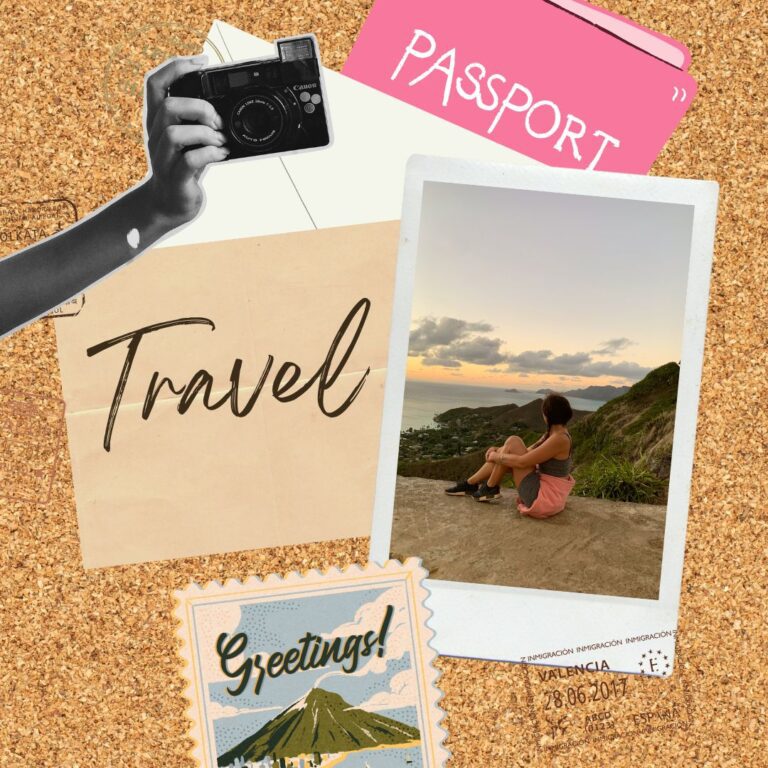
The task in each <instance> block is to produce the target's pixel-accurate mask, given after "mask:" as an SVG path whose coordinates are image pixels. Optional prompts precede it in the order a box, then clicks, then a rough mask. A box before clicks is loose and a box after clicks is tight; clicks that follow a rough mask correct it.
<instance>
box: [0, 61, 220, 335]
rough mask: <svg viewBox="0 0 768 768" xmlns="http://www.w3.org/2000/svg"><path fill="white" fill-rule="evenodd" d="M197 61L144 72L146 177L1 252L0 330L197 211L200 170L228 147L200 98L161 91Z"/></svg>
mask: <svg viewBox="0 0 768 768" xmlns="http://www.w3.org/2000/svg"><path fill="white" fill-rule="evenodd" d="M204 63H205V62H204V60H203V59H202V58H200V57H196V58H184V59H174V60H172V61H171V62H168V63H166V64H164V65H162V66H161V67H159V68H158V69H157V70H155V72H154V73H152V74H151V75H149V76H148V78H147V81H146V95H145V106H146V109H145V126H146V137H147V155H148V159H149V165H150V174H149V175H148V176H147V178H145V179H144V180H143V181H142V182H141V183H140V184H138V185H137V186H136V187H134V188H132V189H131V190H129V191H128V192H126V193H125V194H123V195H121V196H120V197H118V198H117V199H115V200H114V201H113V202H111V203H109V204H108V205H106V206H105V207H103V208H101V209H99V210H98V211H96V212H94V213H93V214H91V215H90V216H88V217H87V218H86V219H84V220H83V221H81V222H78V223H76V224H74V225H73V226H71V227H69V228H68V229H66V230H64V231H63V232H60V233H58V234H57V235H54V236H52V237H49V238H47V239H46V240H43V241H41V242H39V243H36V244H34V245H32V246H29V247H28V248H25V249H24V250H22V251H19V252H18V253H15V254H13V255H11V256H8V257H7V258H5V259H2V260H0V337H2V336H4V335H6V334H8V333H11V332H12V331H14V330H16V329H18V328H20V327H22V326H23V325H26V324H27V323H29V322H31V321H32V320H34V319H35V318H37V317H40V316H41V315H42V314H44V313H46V312H48V311H50V310H51V309H53V308H54V307H57V306H59V305H60V304H62V303H63V302H65V301H67V300H68V299H70V298H72V297H73V296H76V295H77V294H79V293H81V292H82V291H83V290H85V289H86V288H87V287H88V286H90V285H92V284H93V283H95V282H96V281H98V280H100V279H101V278H103V277H105V276H106V275H108V274H110V273H111V272H113V271H114V270H116V269H117V268H119V267H121V266H123V265H124V264H126V263H128V262H129V261H130V260H131V259H133V258H135V257H136V256H138V255H139V254H140V253H142V252H143V251H145V250H146V249H147V248H149V247H150V246H151V245H153V244H154V243H156V242H157V241H158V240H159V239H160V238H161V237H163V236H164V235H166V234H168V233H169V232H171V231H172V230H173V229H176V228H177V227H179V226H181V225H182V224H186V223H187V222H189V221H191V220H192V219H193V218H194V217H195V216H196V215H197V213H198V212H199V211H200V209H201V207H202V203H203V192H202V189H201V188H200V186H199V183H198V182H199V178H200V175H201V174H202V172H203V170H204V169H205V168H206V166H207V165H208V164H209V163H210V162H214V161H217V160H223V159H224V158H225V157H226V156H227V154H228V150H227V149H226V147H225V146H224V144H225V139H224V135H223V134H222V133H220V131H219V129H220V128H221V127H222V125H221V118H220V117H219V116H218V114H217V113H216V111H215V110H214V109H213V107H212V106H211V105H210V104H209V103H208V102H206V101H203V100H201V99H174V98H166V94H167V89H168V86H169V85H170V84H171V83H172V82H173V81H174V80H176V79H177V78H178V77H181V75H183V74H185V73H187V72H191V71H193V70H195V69H200V68H201V67H202V66H203V65H204ZM182 121H192V122H190V123H189V124H181V123H182ZM191 146H194V147H196V148H194V149H189V150H187V151H185V150H186V148H188V147H191Z"/></svg>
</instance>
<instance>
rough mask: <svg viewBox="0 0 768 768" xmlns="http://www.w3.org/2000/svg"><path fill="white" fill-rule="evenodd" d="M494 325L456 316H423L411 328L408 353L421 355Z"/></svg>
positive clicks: (489, 328) (489, 329) (485, 331)
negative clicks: (436, 317) (437, 317)
mask: <svg viewBox="0 0 768 768" xmlns="http://www.w3.org/2000/svg"><path fill="white" fill-rule="evenodd" d="M492 330H493V326H492V325H489V324H488V323H485V322H467V321H466V320H460V319H459V318H456V317H441V318H440V319H439V320H436V319H435V318H434V317H422V318H421V319H420V320H419V321H418V322H417V324H416V326H415V327H414V328H412V329H411V338H410V341H409V343H408V354H409V355H411V356H416V355H421V354H423V353H424V352H429V351H431V350H432V349H433V348H434V347H441V346H446V345H448V344H452V343H453V342H455V341H459V340H460V339H463V338H465V337H466V336H468V335H469V334H470V333H487V332H488V331H492Z"/></svg>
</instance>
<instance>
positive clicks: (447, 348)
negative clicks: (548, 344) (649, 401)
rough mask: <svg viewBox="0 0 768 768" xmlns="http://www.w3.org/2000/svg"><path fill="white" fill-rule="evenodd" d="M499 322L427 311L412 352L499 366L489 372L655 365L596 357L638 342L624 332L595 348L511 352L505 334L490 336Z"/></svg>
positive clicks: (433, 360)
mask: <svg viewBox="0 0 768 768" xmlns="http://www.w3.org/2000/svg"><path fill="white" fill-rule="evenodd" d="M493 330H494V327H493V326H492V325H491V324H490V323H486V322H484V321H477V322H475V321H468V320H462V319H460V318H457V317H440V318H435V317H423V318H421V319H419V320H418V321H417V322H416V324H415V325H414V327H413V328H412V329H411V339H410V344H409V348H408V354H409V355H410V356H411V357H420V358H421V363H422V365H424V366H428V367H436V368H444V369H451V370H453V371H456V370H457V369H459V368H461V367H462V366H463V365H465V364H467V365H480V366H488V367H489V368H493V367H496V368H495V370H492V371H489V373H493V372H499V369H498V367H499V366H501V367H502V368H503V370H502V371H501V372H506V373H516V374H519V375H522V376H525V375H529V374H539V375H541V374H552V375H555V376H566V377H571V378H573V377H582V376H583V377H588V378H596V377H598V376H612V377H615V378H621V379H630V380H634V381H637V380H639V379H641V378H642V377H643V376H645V374H646V373H648V372H649V371H650V368H646V367H643V366H641V365H638V364H637V363H633V362H630V361H627V360H621V361H609V360H601V359H596V358H600V357H615V356H616V354H618V353H619V352H621V351H622V350H624V349H626V348H627V347H629V346H631V345H633V344H635V343H636V342H634V341H632V340H631V339H628V338H626V337H625V336H621V337H616V338H613V339H608V340H607V341H604V342H602V344H601V345H600V346H599V347H598V349H595V350H592V351H591V352H572V353H561V354H558V355H556V354H555V353H554V352H552V350H550V349H529V350H525V351H523V352H518V353H514V354H513V353H509V352H506V351H505V350H504V349H503V347H504V340H503V339H499V338H497V337H493V336H488V335H486V334H489V333H490V332H491V331H493Z"/></svg>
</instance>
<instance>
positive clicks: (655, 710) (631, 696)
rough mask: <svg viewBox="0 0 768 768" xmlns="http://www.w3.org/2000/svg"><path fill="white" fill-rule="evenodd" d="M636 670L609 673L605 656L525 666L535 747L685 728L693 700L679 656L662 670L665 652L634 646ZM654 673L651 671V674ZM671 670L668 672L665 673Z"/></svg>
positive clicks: (563, 748)
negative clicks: (571, 663) (674, 668)
mask: <svg viewBox="0 0 768 768" xmlns="http://www.w3.org/2000/svg"><path fill="white" fill-rule="evenodd" d="M638 658H639V659H640V661H639V662H638V664H642V665H643V669H644V671H641V674H640V675H636V674H621V673H616V672H614V673H613V674H606V673H610V672H611V669H610V667H609V666H608V665H607V662H606V661H605V660H604V659H599V658H595V659H594V660H593V661H590V662H587V663H584V664H579V665H575V666H572V667H535V666H529V665H527V664H526V665H524V667H523V669H524V670H525V677H524V683H525V692H526V710H527V715H528V720H529V722H530V723H531V725H532V726H533V732H534V738H535V740H536V747H537V748H538V749H540V750H545V751H550V752H564V751H567V750H569V749H571V748H573V747H576V746H578V745H580V744H584V743H586V742H595V741H606V740H614V739H623V738H631V737H633V736H637V735H640V734H644V733H652V732H654V731H660V730H672V729H674V730H678V729H679V730H687V729H688V728H689V726H690V724H691V721H692V718H693V714H692V701H691V697H690V694H689V691H688V688H687V686H686V681H685V676H684V674H683V672H682V671H681V670H682V669H683V667H684V663H683V661H682V659H681V658H679V657H678V659H677V664H676V666H677V668H678V669H677V671H676V672H675V674H669V673H668V672H666V671H663V670H664V664H667V661H668V660H667V661H665V656H664V653H663V651H661V650H658V649H655V648H653V647H652V646H651V645H649V646H648V648H643V649H641V650H639V651H638ZM652 672H653V673H655V674H652ZM668 675H669V676H668Z"/></svg>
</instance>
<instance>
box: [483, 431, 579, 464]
mask: <svg viewBox="0 0 768 768" xmlns="http://www.w3.org/2000/svg"><path fill="white" fill-rule="evenodd" d="M568 447H569V440H568V437H567V436H566V435H564V434H562V433H559V434H554V435H550V436H549V437H547V438H546V439H545V440H544V442H542V443H541V445H539V446H537V447H536V448H532V449H529V450H528V451H527V452H526V453H504V452H503V451H496V452H494V453H492V454H491V455H490V458H489V459H488V461H494V462H497V463H499V464H503V465H504V466H505V467H511V468H512V469H525V468H527V467H535V466H536V465H537V464H541V463H542V462H543V461H547V460H548V459H553V458H554V457H555V456H557V454H558V453H562V452H563V451H564V450H566V448H568Z"/></svg>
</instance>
